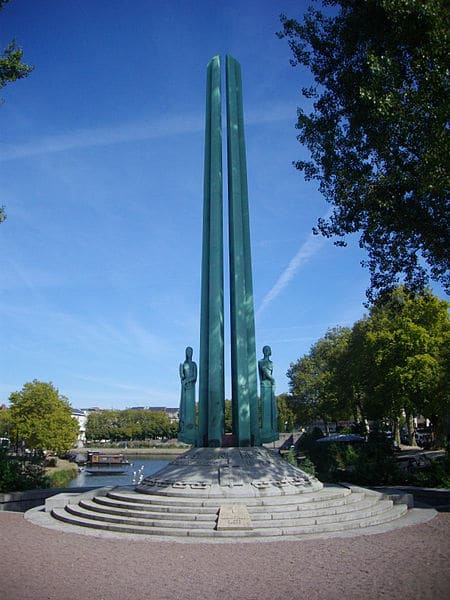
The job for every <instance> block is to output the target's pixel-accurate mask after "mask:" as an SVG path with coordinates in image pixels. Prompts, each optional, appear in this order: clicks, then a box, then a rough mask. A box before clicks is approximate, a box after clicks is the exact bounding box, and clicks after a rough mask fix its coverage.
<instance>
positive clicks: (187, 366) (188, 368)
mask: <svg viewBox="0 0 450 600" xmlns="http://www.w3.org/2000/svg"><path fill="white" fill-rule="evenodd" d="M192 352H193V351H192V348H191V347H190V346H188V347H187V348H186V360H185V361H184V362H183V363H182V364H180V379H181V401H180V430H179V433H178V439H179V440H181V441H182V442H185V443H186V444H195V442H196V439H197V431H196V426H195V383H196V381H197V365H196V363H195V362H194V361H193V360H192Z"/></svg>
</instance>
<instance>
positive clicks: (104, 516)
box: [66, 500, 392, 529]
mask: <svg viewBox="0 0 450 600" xmlns="http://www.w3.org/2000/svg"><path fill="white" fill-rule="evenodd" d="M353 507H354V510H352V511H351V512H343V513H338V514H336V513H334V514H327V515H321V516H319V515H314V514H313V515H311V516H305V515H304V514H303V513H302V512H301V511H297V512H295V513H294V515H293V516H291V518H289V517H288V516H287V515H284V514H280V513H272V514H269V515H265V516H270V518H266V519H256V520H255V519H251V521H252V526H253V528H254V529H259V528H274V527H283V528H287V527H298V526H303V525H319V524H324V523H341V522H344V521H359V520H362V519H367V518H370V517H373V516H375V515H379V514H380V513H383V512H387V511H388V510H389V509H390V508H391V507H392V501H391V500H380V501H377V502H375V503H373V504H371V505H369V506H360V505H358V504H357V505H353ZM96 508H100V507H96V505H95V504H94V503H90V502H88V501H83V502H80V503H79V504H78V505H76V504H75V505H68V506H67V507H66V510H67V512H69V513H70V514H74V515H77V516H80V517H83V518H87V519H93V520H95V521H107V522H113V523H125V524H131V525H144V526H152V527H158V526H163V527H171V528H183V527H187V528H197V529H202V528H205V529H211V528H214V527H215V524H216V520H217V515H209V518H207V519H205V518H203V519H202V518H200V519H195V518H193V515H187V518H184V516H183V515H170V514H165V515H163V516H164V517H165V518H164V519H162V518H161V514H156V515H155V514H154V513H149V512H139V511H138V512H133V511H124V510H121V511H116V510H113V509H110V510H106V511H103V512H102V511H101V510H100V511H99V510H95V509H96ZM203 517H205V515H203Z"/></svg>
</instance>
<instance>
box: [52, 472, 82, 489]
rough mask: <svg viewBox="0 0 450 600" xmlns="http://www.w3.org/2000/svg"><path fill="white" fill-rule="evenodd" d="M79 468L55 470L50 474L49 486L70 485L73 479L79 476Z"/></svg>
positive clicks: (61, 486) (62, 486)
mask: <svg viewBox="0 0 450 600" xmlns="http://www.w3.org/2000/svg"><path fill="white" fill-rule="evenodd" d="M77 474H78V471H77V469H75V468H73V469H65V470H63V471H55V473H52V474H51V475H49V476H48V478H47V479H48V487H52V488H65V487H69V484H70V482H71V481H72V479H75V477H76V476H77Z"/></svg>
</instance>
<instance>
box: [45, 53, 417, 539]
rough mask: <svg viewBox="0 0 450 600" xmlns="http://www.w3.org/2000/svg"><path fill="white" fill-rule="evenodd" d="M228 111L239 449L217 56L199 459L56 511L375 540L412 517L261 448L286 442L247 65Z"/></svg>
mask: <svg viewBox="0 0 450 600" xmlns="http://www.w3.org/2000/svg"><path fill="white" fill-rule="evenodd" d="M226 106H227V144H228V165H227V166H228V205H229V206H228V214H229V223H228V225H229V227H228V232H229V233H228V235H229V247H230V256H229V260H230V316H231V319H230V322H231V335H230V338H231V344H230V345H231V348H230V350H231V383H232V386H231V387H232V418H233V433H232V435H231V439H230V437H229V436H224V420H225V419H224V403H225V392H224V387H225V386H224V281H223V280H224V277H223V273H224V264H223V262H224V256H223V254H224V253H223V233H222V228H223V206H222V123H221V74H220V59H219V57H218V56H216V57H214V58H213V59H212V60H211V61H210V63H209V65H208V71H207V99H206V136H205V141H206V143H205V178H204V221H203V255H202V292H201V328H200V368H199V373H198V376H199V402H198V405H196V396H195V385H196V381H197V365H196V363H195V361H194V360H193V350H192V348H191V347H190V346H189V347H187V348H186V354H185V360H184V361H183V362H182V363H181V364H180V380H181V401H180V432H179V438H180V440H183V441H185V442H187V443H189V444H191V445H192V446H194V447H193V448H191V449H190V450H189V451H188V452H186V453H184V454H182V455H181V456H178V457H177V458H176V459H175V460H173V461H171V462H170V463H169V464H167V465H166V466H165V467H163V468H162V469H160V470H159V471H157V472H156V473H153V474H151V475H148V476H147V477H145V478H144V479H143V481H142V482H141V483H139V484H138V485H137V486H136V487H134V489H130V487H129V486H124V487H120V486H119V487H115V488H102V489H100V490H98V491H97V492H96V493H95V494H94V496H92V494H91V492H88V493H85V494H81V495H80V496H78V497H77V498H75V499H74V498H71V499H68V497H67V495H66V494H64V495H61V497H60V498H59V499H58V497H57V496H56V497H55V499H53V498H52V499H51V501H50V502H49V505H48V511H51V514H52V516H53V517H55V518H56V519H58V520H59V521H61V522H66V523H70V524H71V525H72V526H73V525H77V526H83V527H87V528H89V529H92V530H97V529H105V530H107V531H109V532H112V531H115V532H121V533H138V534H141V535H142V534H147V535H152V536H155V535H156V536H162V539H177V538H180V539H186V538H189V539H191V538H194V539H195V538H200V539H203V540H208V539H212V540H214V539H223V538H225V539H227V540H232V539H235V538H237V537H241V538H244V537H245V538H250V537H255V538H259V539H269V538H272V537H274V536H277V537H279V538H280V539H296V538H295V537H292V536H302V535H311V534H313V535H314V534H317V533H319V534H323V533H327V532H341V531H343V530H346V531H350V532H354V531H357V532H358V533H359V531H360V529H361V527H364V528H366V530H370V528H371V527H372V525H378V524H381V523H387V522H389V521H390V520H392V519H397V518H398V517H400V516H402V515H403V514H405V512H406V510H407V507H406V505H405V504H396V505H394V504H393V501H392V499H390V498H389V499H388V498H386V497H384V496H383V495H382V494H380V493H378V492H373V491H366V492H364V491H363V490H362V488H356V489H352V487H351V486H350V485H348V484H345V485H340V486H331V487H330V486H329V487H327V488H324V486H323V484H322V483H321V482H320V481H319V480H318V479H317V478H316V477H314V476H312V475H309V474H307V473H305V472H304V471H302V470H301V469H298V468H297V467H295V466H293V465H291V464H290V463H289V462H287V461H285V460H283V459H282V458H281V457H280V456H279V455H278V454H275V453H274V452H272V451H271V450H269V449H268V448H265V447H264V446H262V444H264V443H266V442H271V441H273V440H275V439H277V437H278V431H277V407H276V401H275V388H274V377H273V364H272V361H271V358H270V357H271V349H270V346H264V348H263V357H262V358H261V359H260V360H259V361H258V363H257V362H256V351H255V322H254V310H253V291H252V269H251V256H250V234H249V214H248V197H247V175H246V164H245V142H244V125H243V116H242V85H241V74H240V67H239V64H238V63H237V62H236V61H235V60H234V59H233V58H231V57H230V56H227V59H226ZM257 374H259V381H260V398H258V395H257ZM197 406H198V415H197V414H196V413H197V410H196V408H197ZM230 442H231V443H230ZM290 536H291V537H290ZM154 539H155V538H154ZM156 539H157V538H156Z"/></svg>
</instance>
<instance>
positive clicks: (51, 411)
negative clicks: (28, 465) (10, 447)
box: [9, 379, 79, 454]
mask: <svg viewBox="0 0 450 600" xmlns="http://www.w3.org/2000/svg"><path fill="white" fill-rule="evenodd" d="M9 402H10V413H11V429H12V431H13V432H14V436H15V437H16V439H19V440H24V441H25V444H26V445H27V446H28V447H30V448H33V449H36V450H52V451H54V452H57V453H58V454H64V453H65V452H67V451H68V450H70V448H72V446H73V445H74V444H75V442H76V440H77V435H78V429H79V428H78V423H77V421H76V419H74V418H73V417H72V409H71V407H70V405H69V402H68V400H67V398H65V397H64V396H61V395H60V394H59V392H58V390H57V389H56V388H55V387H53V385H52V384H51V383H44V382H42V381H38V380H37V379H34V380H33V381H32V382H31V383H26V384H25V385H24V386H23V388H22V389H21V391H20V392H13V393H12V394H11V395H10V397H9Z"/></svg>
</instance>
